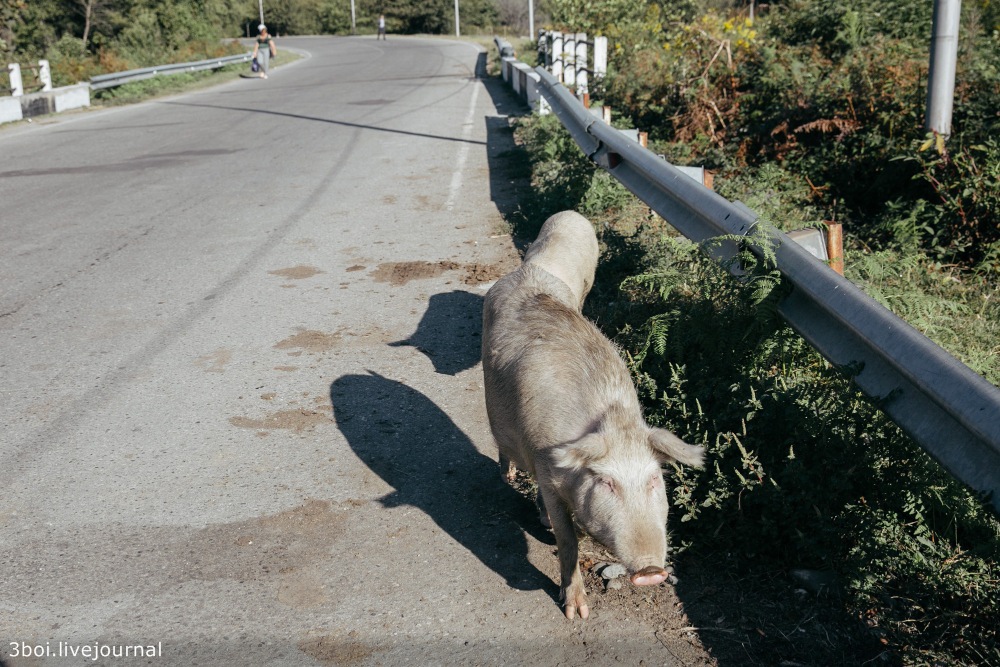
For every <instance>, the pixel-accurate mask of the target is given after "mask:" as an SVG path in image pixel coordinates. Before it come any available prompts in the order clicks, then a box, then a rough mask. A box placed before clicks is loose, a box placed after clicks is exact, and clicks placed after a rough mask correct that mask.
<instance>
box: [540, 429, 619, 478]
mask: <svg viewBox="0 0 1000 667" xmlns="http://www.w3.org/2000/svg"><path fill="white" fill-rule="evenodd" d="M607 449H608V448H607V443H605V442H604V438H602V437H601V434H600V433H588V434H587V435H585V436H583V437H582V438H580V439H579V440H574V441H572V442H565V443H563V444H561V445H558V446H557V447H554V448H553V449H552V450H551V451H552V463H553V464H554V465H555V466H556V467H557V468H569V469H570V470H579V469H580V468H583V467H584V466H587V465H589V464H590V463H591V462H592V461H594V460H596V459H599V458H601V457H602V456H604V455H605V454H606V453H607Z"/></svg>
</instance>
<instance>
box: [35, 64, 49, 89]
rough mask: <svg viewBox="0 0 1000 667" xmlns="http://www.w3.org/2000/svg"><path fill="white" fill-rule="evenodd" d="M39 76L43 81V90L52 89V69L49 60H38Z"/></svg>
mask: <svg viewBox="0 0 1000 667" xmlns="http://www.w3.org/2000/svg"><path fill="white" fill-rule="evenodd" d="M38 78H39V79H40V80H41V82H42V92H43V93H47V92H49V91H50V90H52V69H51V68H50V67H49V61H48V60H39V61H38Z"/></svg>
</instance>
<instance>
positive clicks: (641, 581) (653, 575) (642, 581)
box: [629, 565, 668, 586]
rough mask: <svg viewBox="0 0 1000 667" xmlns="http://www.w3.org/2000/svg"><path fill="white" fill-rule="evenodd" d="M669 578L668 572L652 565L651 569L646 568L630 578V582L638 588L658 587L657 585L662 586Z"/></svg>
mask: <svg viewBox="0 0 1000 667" xmlns="http://www.w3.org/2000/svg"><path fill="white" fill-rule="evenodd" d="M667 576H668V572H667V571H666V570H664V569H663V568H662V567H656V566H655V565H650V566H649V567H644V568H642V569H641V570H639V571H638V572H636V573H634V574H632V576H630V577H629V581H631V582H632V583H633V584H635V585H636V586H656V585H657V584H662V583H663V582H664V581H666V580H667Z"/></svg>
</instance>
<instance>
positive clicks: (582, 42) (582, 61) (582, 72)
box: [575, 32, 589, 100]
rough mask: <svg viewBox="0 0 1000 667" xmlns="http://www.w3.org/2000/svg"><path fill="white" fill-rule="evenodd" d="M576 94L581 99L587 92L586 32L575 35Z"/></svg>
mask: <svg viewBox="0 0 1000 667" xmlns="http://www.w3.org/2000/svg"><path fill="white" fill-rule="evenodd" d="M575 60H576V96H577V97H579V98H580V99H581V100H582V99H583V96H584V95H586V94H587V91H588V90H589V88H588V87H587V84H588V83H589V82H588V80H587V33H585V32H580V33H577V35H576V58H575Z"/></svg>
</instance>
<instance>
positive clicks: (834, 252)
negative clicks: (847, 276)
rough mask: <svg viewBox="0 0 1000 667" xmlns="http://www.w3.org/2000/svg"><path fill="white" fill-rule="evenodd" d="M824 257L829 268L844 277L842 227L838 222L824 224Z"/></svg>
mask: <svg viewBox="0 0 1000 667" xmlns="http://www.w3.org/2000/svg"><path fill="white" fill-rule="evenodd" d="M826 255H827V257H829V258H830V268H831V269H833V270H834V271H836V272H837V273H839V274H840V275H844V226H843V225H842V224H840V223H839V222H828V223H826Z"/></svg>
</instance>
